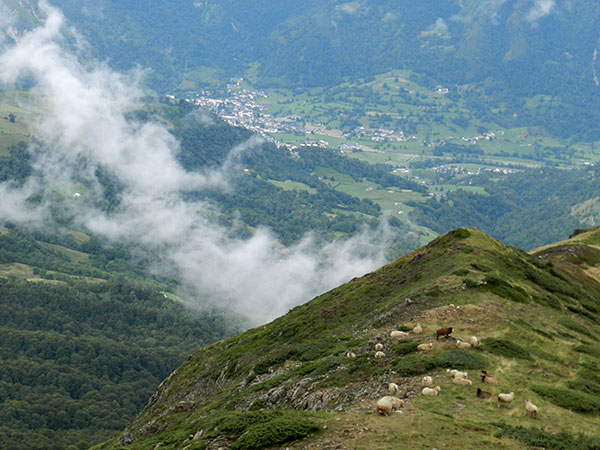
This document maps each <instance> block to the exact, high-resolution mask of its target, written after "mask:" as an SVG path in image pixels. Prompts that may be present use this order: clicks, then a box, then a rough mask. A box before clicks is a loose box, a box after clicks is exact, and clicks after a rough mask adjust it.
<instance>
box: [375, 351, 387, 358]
mask: <svg viewBox="0 0 600 450" xmlns="http://www.w3.org/2000/svg"><path fill="white" fill-rule="evenodd" d="M375 358H385V353H383V352H375Z"/></svg>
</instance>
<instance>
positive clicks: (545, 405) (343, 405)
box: [98, 228, 600, 449]
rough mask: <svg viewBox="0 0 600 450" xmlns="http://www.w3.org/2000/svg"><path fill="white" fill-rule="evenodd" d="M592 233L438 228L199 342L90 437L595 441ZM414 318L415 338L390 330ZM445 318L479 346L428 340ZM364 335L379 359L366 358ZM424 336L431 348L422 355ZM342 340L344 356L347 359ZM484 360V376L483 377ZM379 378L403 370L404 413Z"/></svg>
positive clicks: (300, 444) (599, 388)
mask: <svg viewBox="0 0 600 450" xmlns="http://www.w3.org/2000/svg"><path fill="white" fill-rule="evenodd" d="M598 236H599V232H598V230H597V229H596V230H592V231H587V232H585V233H583V234H580V235H578V236H576V238H578V239H577V240H576V241H567V243H561V244H560V245H558V244H557V245H556V246H551V247H548V248H545V249H541V250H539V251H538V252H534V253H533V254H528V253H526V252H523V251H521V250H518V249H515V248H511V247H506V246H504V245H502V244H501V243H500V242H499V241H496V240H494V239H492V238H490V237H489V236H487V235H485V234H483V233H481V232H479V231H477V230H475V229H464V228H463V229H458V230H455V231H453V232H450V233H448V234H446V235H444V236H441V237H439V238H437V239H436V240H434V241H432V242H431V243H430V244H428V245H427V246H425V247H422V248H420V249H418V250H416V251H415V252H413V253H411V254H410V255H407V256H405V257H403V258H400V259H399V260H397V261H396V262H394V263H392V264H389V265H387V266H384V267H383V268H381V269H379V270H377V271H375V272H373V273H370V274H368V275H365V276H364V277H361V278H357V279H354V280H352V281H350V282H349V283H347V284H345V285H343V286H340V287H339V288H336V289H334V290H332V291H330V292H328V293H326V294H323V295H322V296H319V297H317V298H316V299H314V300H312V301H311V302H309V303H307V304H305V305H302V306H299V307H296V308H294V309H293V310H291V311H290V312H289V313H288V314H287V315H285V316H283V317H281V318H279V319H276V320H275V321H273V322H272V323H270V324H268V325H265V326H262V327H259V328H256V329H253V330H250V331H247V332H245V333H243V334H241V335H238V336H236V337H233V338H230V339H227V340H224V341H220V342H217V343H215V344H212V345H210V346H208V347H205V348H203V349H201V350H200V351H198V352H197V353H196V354H194V355H193V356H192V357H190V359H189V360H188V361H187V362H186V363H185V364H184V365H182V366H181V367H180V368H179V369H178V370H177V371H175V372H174V373H173V374H172V375H171V376H170V377H169V378H168V379H167V380H166V381H165V382H164V383H163V384H162V385H161V387H160V388H159V390H158V391H157V392H156V393H155V395H153V396H152V398H151V399H150V401H149V402H148V404H147V405H146V406H145V408H144V410H143V411H142V413H141V414H140V415H139V416H138V417H137V419H136V420H135V421H134V422H133V423H132V424H130V425H129V426H128V428H127V429H126V431H125V432H124V433H123V435H122V436H121V438H120V440H117V441H113V442H112V443H111V442H109V443H106V444H104V445H102V446H99V447H98V448H118V447H120V445H121V444H124V445H126V446H127V448H131V449H145V448H156V446H157V445H159V444H160V445H159V447H160V448H190V449H199V448H217V447H219V446H220V447H226V448H262V447H263V446H268V445H274V444H280V443H282V442H285V441H293V439H297V438H301V437H305V438H306V440H304V441H302V440H301V441H296V442H291V443H288V444H286V446H289V447H290V448H330V447H329V446H330V445H333V446H335V445H340V446H342V447H344V446H345V447H346V448H394V447H395V446H397V445H398V444H397V443H398V442H402V443H403V445H408V444H410V445H412V446H414V447H415V448H431V446H436V447H437V448H442V447H446V448H458V447H460V446H462V447H463V448H464V446H465V445H470V446H472V447H468V448H496V447H503V448H523V445H524V444H527V445H538V446H546V447H547V448H597V446H598V445H600V444H599V441H598V439H600V437H598V436H594V435H597V416H598V414H599V413H600V383H599V382H600V380H599V379H598V377H597V375H596V373H597V370H598V368H599V367H600V366H599V364H600V359H599V358H600V354H599V353H598V340H599V339H600V327H599V326H598V320H597V319H598V313H599V312H600V302H599V301H598V299H599V298H600V281H599V280H598V278H597V277H596V276H591V275H590V274H592V275H593V274H595V273H597V272H596V271H597V267H599V266H600V250H599V249H597V248H595V247H594V246H591V245H587V244H585V243H582V242H584V241H585V240H587V241H589V242H597V240H598ZM417 322H419V323H421V324H422V325H423V327H424V329H425V333H424V334H423V335H422V336H415V335H411V336H410V337H409V338H406V339H403V340H401V341H399V342H394V341H393V340H392V339H391V338H389V332H390V330H392V329H398V328H404V329H407V330H409V329H412V327H413V326H414V325H415V324H416V323H417ZM442 326H453V327H454V333H453V335H455V336H457V337H460V338H464V339H466V338H468V336H471V335H477V336H479V337H480V339H481V340H482V345H481V347H478V348H473V349H470V350H464V349H462V350H461V349H457V348H456V345H455V340H454V339H453V338H450V339H444V338H442V339H440V340H439V341H438V340H436V339H434V337H435V330H436V329H437V328H439V327H442ZM376 342H381V343H383V344H384V352H385V357H384V358H381V359H376V358H374V350H373V348H374V344H375V343H376ZM421 342H432V343H433V350H432V351H431V352H426V353H423V352H419V351H418V350H417V348H416V346H417V344H418V343H421ZM348 351H352V352H355V353H356V355H357V357H356V358H354V359H352V358H346V357H345V356H344V355H345V353H346V352H348ZM450 367H454V368H459V369H466V370H469V371H471V377H472V380H473V386H472V387H462V386H456V385H453V384H451V383H450V379H449V378H448V377H447V376H446V374H445V370H444V369H445V368H450ZM484 368H485V369H487V370H488V371H489V372H491V373H493V374H495V375H496V376H497V377H498V379H499V380H500V383H499V384H498V385H497V386H490V385H485V386H483V385H481V383H480V382H479V377H478V376H477V373H478V371H479V370H480V369H484ZM426 374H427V375H431V376H433V378H434V380H435V384H439V385H440V386H441V387H442V390H441V393H440V395H439V396H438V397H434V398H429V397H422V396H421V395H420V389H421V386H420V383H419V382H420V377H421V376H422V375H426ZM392 381H394V382H401V383H403V385H402V390H401V396H404V397H405V402H406V405H405V407H404V410H403V412H402V415H401V416H398V417H394V418H385V417H379V416H376V415H375V414H374V404H375V401H376V399H378V398H379V397H380V396H382V395H386V394H387V389H386V388H387V383H389V382H392ZM476 387H482V388H484V389H485V390H490V391H492V393H493V394H494V395H495V394H497V393H498V392H501V391H502V392H510V391H514V392H515V393H516V400H515V402H514V403H513V404H511V405H510V406H506V407H503V408H496V405H495V403H496V402H495V398H492V400H489V401H485V400H481V399H479V398H477V397H476V396H475V388H476ZM527 398H530V399H531V400H532V401H533V402H534V403H535V404H537V405H538V406H539V407H540V419H539V420H537V421H535V420H534V419H531V418H527V417H525V410H524V407H523V403H524V400H525V399H527ZM299 424H304V426H302V427H301V426H300V425H299ZM520 427H524V428H520ZM539 427H542V429H541V430H540V429H538V428H539ZM557 433H558V434H557ZM561 433H562V434H561ZM578 433H583V435H581V436H579V435H578ZM557 436H558V437H560V442H558V440H557ZM394 443H395V444H394ZM560 445H563V447H561V446H560ZM577 445H579V446H580V447H577Z"/></svg>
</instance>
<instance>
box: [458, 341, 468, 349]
mask: <svg viewBox="0 0 600 450" xmlns="http://www.w3.org/2000/svg"><path fill="white" fill-rule="evenodd" d="M456 347H457V348H471V344H469V343H468V342H465V341H456Z"/></svg>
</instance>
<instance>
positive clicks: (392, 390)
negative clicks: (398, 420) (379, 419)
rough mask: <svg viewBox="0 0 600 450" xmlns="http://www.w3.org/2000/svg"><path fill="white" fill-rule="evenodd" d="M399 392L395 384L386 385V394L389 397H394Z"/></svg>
mask: <svg viewBox="0 0 600 450" xmlns="http://www.w3.org/2000/svg"><path fill="white" fill-rule="evenodd" d="M399 391H400V387H399V386H398V385H397V384H396V383H390V384H388V392H389V393H390V395H396V394H397V393H398V392H399Z"/></svg>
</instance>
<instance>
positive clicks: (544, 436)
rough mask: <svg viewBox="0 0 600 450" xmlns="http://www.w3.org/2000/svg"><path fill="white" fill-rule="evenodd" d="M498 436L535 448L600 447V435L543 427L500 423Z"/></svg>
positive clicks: (589, 449)
mask: <svg viewBox="0 0 600 450" xmlns="http://www.w3.org/2000/svg"><path fill="white" fill-rule="evenodd" d="M498 426H499V427H500V431H499V432H498V433H496V437H508V438H511V439H515V440H517V441H519V442H522V443H523V444H525V445H528V446H531V447H535V448H547V449H557V450H571V449H573V450H594V449H599V448H600V437H588V436H584V435H581V434H580V435H573V434H571V433H568V432H566V431H561V432H559V433H556V434H555V433H550V432H547V431H544V430H543V429H542V428H525V427H522V426H517V427H514V426H510V425H506V424H499V425H498Z"/></svg>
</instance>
